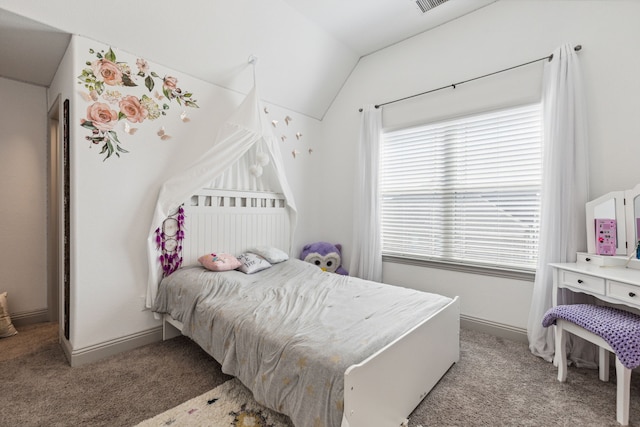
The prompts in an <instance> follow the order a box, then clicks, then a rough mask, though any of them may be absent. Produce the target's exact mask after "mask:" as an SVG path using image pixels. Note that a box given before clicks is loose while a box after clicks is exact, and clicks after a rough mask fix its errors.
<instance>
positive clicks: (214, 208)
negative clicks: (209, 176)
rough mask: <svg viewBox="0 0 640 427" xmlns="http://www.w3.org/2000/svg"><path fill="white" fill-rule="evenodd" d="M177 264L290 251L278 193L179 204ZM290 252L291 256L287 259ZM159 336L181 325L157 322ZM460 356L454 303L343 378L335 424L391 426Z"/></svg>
mask: <svg viewBox="0 0 640 427" xmlns="http://www.w3.org/2000/svg"><path fill="white" fill-rule="evenodd" d="M184 209H185V216H186V218H185V227H184V229H185V239H184V242H183V259H184V261H183V264H184V265H192V264H195V263H197V258H198V257H199V256H200V255H202V254H204V253H206V252H207V251H211V250H217V251H220V252H227V253H231V254H239V253H241V252H243V251H244V250H246V249H248V248H250V247H251V246H256V245H271V246H275V247H278V248H283V249H284V248H289V242H290V230H289V217H288V208H287V207H286V203H285V199H284V197H283V196H282V195H281V194H276V193H262V192H260V193H253V192H232V191H227V190H213V189H203V190H202V191H201V192H199V193H198V194H197V195H194V196H193V197H192V198H191V201H190V203H186V204H185V207H184ZM290 255H291V254H290ZM163 320H164V321H163V338H164V339H169V338H173V337H175V336H177V335H180V333H181V332H180V331H181V330H182V324H181V323H180V322H178V321H176V320H175V319H172V318H171V317H170V316H168V315H164V317H163ZM459 358H460V303H459V299H458V297H456V298H455V299H453V300H452V301H451V302H450V303H449V304H448V305H447V306H445V307H443V308H442V309H440V310H439V311H438V312H437V313H435V314H434V315H432V316H431V317H429V318H427V319H423V320H422V322H421V323H419V324H418V325H416V326H415V327H414V328H413V329H411V330H410V331H408V332H406V333H405V334H404V335H402V336H400V337H398V338H397V339H396V340H395V341H393V342H392V343H390V344H389V345H387V346H386V347H384V348H383V349H381V350H380V351H378V352H377V353H375V354H373V355H371V356H370V357H368V358H367V359H366V360H364V361H362V362H361V363H359V364H356V365H352V366H350V367H349V368H347V370H346V371H345V374H344V415H343V418H342V426H341V427H376V426H380V427H393V426H401V425H405V424H406V420H407V418H408V416H409V414H410V413H411V412H412V411H413V410H414V409H415V407H416V406H417V405H418V404H419V403H420V401H422V399H424V397H425V396H426V395H427V393H429V391H430V390H431V389H432V388H433V387H434V386H435V385H436V384H437V383H438V381H439V380H440V378H442V376H443V375H444V374H445V373H446V372H447V371H448V369H449V368H450V367H451V366H452V365H453V364H454V363H456V362H457V361H458V360H459Z"/></svg>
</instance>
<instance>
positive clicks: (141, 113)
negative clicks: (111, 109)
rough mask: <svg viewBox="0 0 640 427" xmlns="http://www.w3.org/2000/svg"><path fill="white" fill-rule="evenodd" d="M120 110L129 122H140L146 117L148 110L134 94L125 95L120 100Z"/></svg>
mask: <svg viewBox="0 0 640 427" xmlns="http://www.w3.org/2000/svg"><path fill="white" fill-rule="evenodd" d="M119 105H120V111H121V112H122V114H124V115H125V116H126V117H127V120H129V121H130V122H131V123H142V121H143V120H144V119H146V118H147V116H148V115H149V112H148V111H147V110H146V109H145V108H144V107H143V106H142V105H141V104H140V101H139V100H138V98H136V97H135V96H131V95H128V96H125V97H124V98H122V99H121V100H120V104H119Z"/></svg>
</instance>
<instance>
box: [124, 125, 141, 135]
mask: <svg viewBox="0 0 640 427" xmlns="http://www.w3.org/2000/svg"><path fill="white" fill-rule="evenodd" d="M124 131H125V132H126V133H128V134H129V135H133V134H135V133H136V132H138V128H134V127H131V125H130V124H129V122H124Z"/></svg>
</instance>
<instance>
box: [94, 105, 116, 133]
mask: <svg viewBox="0 0 640 427" xmlns="http://www.w3.org/2000/svg"><path fill="white" fill-rule="evenodd" d="M87 120H89V121H90V122H91V123H93V126H94V127H95V128H96V129H98V130H101V131H108V130H111V129H113V126H115V124H116V122H117V121H118V112H117V111H114V110H112V109H111V107H109V105H107V104H105V103H102V102H96V103H94V104H92V105H90V106H89V107H88V108H87Z"/></svg>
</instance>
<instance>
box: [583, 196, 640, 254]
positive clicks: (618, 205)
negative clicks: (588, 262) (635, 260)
mask: <svg viewBox="0 0 640 427" xmlns="http://www.w3.org/2000/svg"><path fill="white" fill-rule="evenodd" d="M585 209H586V218H587V224H586V225H587V252H588V253H589V254H596V253H598V251H597V239H598V233H597V232H596V219H606V220H615V221H616V233H615V236H616V248H615V255H617V256H624V257H626V256H629V255H632V254H633V255H635V253H636V246H637V244H638V241H639V240H640V224H639V222H640V184H638V185H636V186H635V187H634V188H633V189H631V190H621V191H612V192H610V193H607V194H605V195H603V196H601V197H598V198H597V199H595V200H592V201H590V202H587V204H586V205H585Z"/></svg>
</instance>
